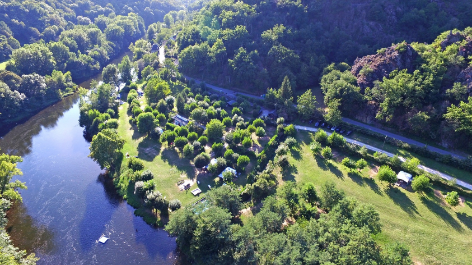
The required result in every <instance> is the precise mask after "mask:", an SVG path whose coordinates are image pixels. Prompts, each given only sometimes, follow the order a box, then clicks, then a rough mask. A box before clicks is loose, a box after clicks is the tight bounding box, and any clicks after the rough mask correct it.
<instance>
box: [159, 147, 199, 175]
mask: <svg viewBox="0 0 472 265" xmlns="http://www.w3.org/2000/svg"><path fill="white" fill-rule="evenodd" d="M161 158H162V160H163V161H164V162H166V163H167V164H169V165H171V166H175V167H176V168H177V169H178V170H179V171H184V172H185V173H186V174H187V177H188V178H189V179H192V180H193V179H195V167H194V166H193V165H192V164H191V163H190V160H188V159H186V158H180V157H179V154H178V153H177V151H175V149H174V148H172V149H164V151H162V153H161Z"/></svg>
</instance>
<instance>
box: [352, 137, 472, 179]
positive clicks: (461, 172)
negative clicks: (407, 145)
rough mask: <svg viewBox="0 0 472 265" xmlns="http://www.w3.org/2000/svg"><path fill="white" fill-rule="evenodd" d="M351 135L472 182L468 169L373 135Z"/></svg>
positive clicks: (471, 174) (361, 140)
mask: <svg viewBox="0 0 472 265" xmlns="http://www.w3.org/2000/svg"><path fill="white" fill-rule="evenodd" d="M349 137H350V138H353V139H355V140H358V141H360V142H363V143H366V144H369V145H372V146H375V147H377V148H380V149H383V150H385V151H387V152H390V153H393V154H396V155H398V156H402V157H404V158H412V157H416V158H418V159H419V160H420V161H421V164H422V165H424V166H427V167H430V168H432V169H436V170H438V171H440V172H442V173H445V174H448V175H450V176H452V177H454V178H457V179H460V180H463V181H465V182H468V183H472V173H470V172H468V171H465V170H462V169H458V168H455V167H452V166H448V165H445V164H443V163H439V162H437V161H435V160H434V159H430V158H426V157H423V156H420V155H418V154H416V153H413V152H409V151H407V150H405V149H401V148H399V147H396V146H394V145H391V144H388V143H385V144H384V143H383V142H382V141H380V140H377V139H374V138H372V137H368V136H365V135H360V134H358V133H357V134H356V133H354V134H352V136H351V135H350V136H349Z"/></svg>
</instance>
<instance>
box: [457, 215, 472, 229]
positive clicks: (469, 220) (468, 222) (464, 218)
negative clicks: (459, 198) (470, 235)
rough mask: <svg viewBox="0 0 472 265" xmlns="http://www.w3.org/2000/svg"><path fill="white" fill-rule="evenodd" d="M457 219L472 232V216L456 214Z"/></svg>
mask: <svg viewBox="0 0 472 265" xmlns="http://www.w3.org/2000/svg"><path fill="white" fill-rule="evenodd" d="M456 215H457V219H459V220H460V221H461V222H462V223H463V224H464V225H465V226H467V228H469V229H470V230H472V216H470V215H468V214H466V213H456Z"/></svg>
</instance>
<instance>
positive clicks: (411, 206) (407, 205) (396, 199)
mask: <svg viewBox="0 0 472 265" xmlns="http://www.w3.org/2000/svg"><path fill="white" fill-rule="evenodd" d="M385 193H386V194H387V195H388V196H390V198H392V200H393V203H395V204H396V205H398V206H400V208H402V210H403V211H405V212H406V213H407V214H409V215H410V216H414V215H415V214H418V210H417V209H416V205H415V203H414V202H413V201H412V200H411V199H410V198H408V196H406V194H405V193H403V192H401V191H400V190H399V189H396V188H393V187H388V188H386V189H385Z"/></svg>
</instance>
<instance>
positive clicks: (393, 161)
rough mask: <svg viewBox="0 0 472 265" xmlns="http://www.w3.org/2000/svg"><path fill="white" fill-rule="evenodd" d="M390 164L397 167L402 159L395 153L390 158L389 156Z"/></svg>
mask: <svg viewBox="0 0 472 265" xmlns="http://www.w3.org/2000/svg"><path fill="white" fill-rule="evenodd" d="M390 164H392V166H393V167H395V168H399V167H401V165H402V161H401V160H400V158H399V157H398V156H397V155H395V156H393V157H392V158H390Z"/></svg>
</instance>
